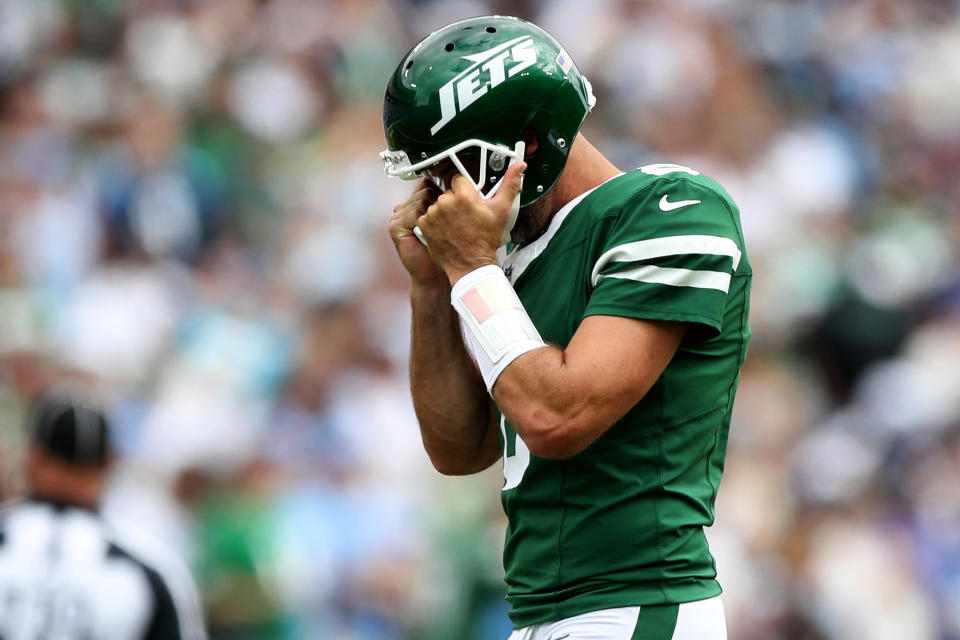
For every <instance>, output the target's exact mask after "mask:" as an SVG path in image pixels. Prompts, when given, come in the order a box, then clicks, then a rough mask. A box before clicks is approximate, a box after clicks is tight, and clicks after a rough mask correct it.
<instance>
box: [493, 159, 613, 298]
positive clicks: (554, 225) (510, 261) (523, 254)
mask: <svg viewBox="0 0 960 640" xmlns="http://www.w3.org/2000/svg"><path fill="white" fill-rule="evenodd" d="M622 175H623V172H621V173H618V174H617V175H615V176H613V177H611V178H608V179H606V180H604V181H603V182H602V183H601V184H598V185H597V186H596V187H593V188H591V189H588V190H587V191H584V192H583V193H581V194H580V195H578V196H577V197H576V198H574V199H573V200H571V201H570V202H568V203H567V204H565V205H563V206H562V207H560V210H559V211H557V213H556V215H554V216H553V219H552V220H550V224H549V226H547V230H546V231H544V233H543V235H542V236H540V237H539V238H537V239H536V240H534V241H533V242H531V243H530V244H528V245H527V246H525V247H520V248H519V249H514V250H513V251H512V252H511V253H510V254H509V255H508V254H506V253H504V254H503V255H499V256H498V258H500V260H499V262H500V266H501V267H503V271H504V273H506V274H507V278H508V279H509V280H510V284H514V283H515V282H516V281H517V279H518V278H519V277H520V275H521V274H522V273H523V272H524V271H526V270H527V267H529V266H530V264H531V263H532V262H533V261H534V260H536V259H537V257H538V256H539V255H540V254H541V253H543V252H544V250H546V248H547V245H549V244H550V240H552V239H553V237H554V236H555V235H557V231H559V230H560V225H562V224H563V221H564V220H566V219H567V216H568V215H570V212H571V211H573V209H574V208H575V207H576V206H577V205H578V204H580V202H581V201H582V200H583V199H584V198H586V197H587V196H588V195H590V194H591V193H593V192H594V191H595V190H596V189H597V188H598V187H601V186H603V185H604V184H606V183H608V182H610V181H611V180H614V179H616V178H619V177H620V176H622Z"/></svg>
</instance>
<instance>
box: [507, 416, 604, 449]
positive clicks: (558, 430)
mask: <svg viewBox="0 0 960 640" xmlns="http://www.w3.org/2000/svg"><path fill="white" fill-rule="evenodd" d="M517 431H518V433H520V435H521V437H522V438H523V441H524V442H525V443H526V445H527V448H528V449H529V450H530V453H532V454H533V455H535V456H537V457H538V458H547V459H552V460H565V459H567V458H572V457H573V456H575V455H577V454H578V453H580V452H581V451H583V450H584V449H586V448H587V446H589V444H590V443H591V442H592V441H593V439H592V438H591V437H590V436H589V434H590V433H591V432H592V431H593V429H592V427H591V425H589V423H588V422H587V421H586V420H584V416H582V415H576V414H565V413H559V412H556V411H550V410H547V409H536V408H535V409H533V410H532V411H531V412H530V413H529V414H528V415H526V416H523V417H522V418H521V420H520V422H519V424H518V428H517Z"/></svg>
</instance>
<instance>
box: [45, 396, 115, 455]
mask: <svg viewBox="0 0 960 640" xmlns="http://www.w3.org/2000/svg"><path fill="white" fill-rule="evenodd" d="M109 436H110V434H109V425H108V424H107V418H106V416H105V415H104V414H103V412H102V411H101V410H99V409H98V408H96V407H95V406H94V405H93V404H92V403H91V402H87V401H84V400H82V399H80V398H79V397H78V396H77V395H76V394H72V393H69V392H65V391H51V392H48V393H46V394H44V395H43V396H41V397H40V399H39V400H38V401H37V403H36V406H35V408H34V413H33V421H32V423H31V425H30V439H31V441H32V442H33V444H34V445H35V446H38V447H39V448H40V449H42V450H43V451H45V452H47V453H48V454H50V455H53V456H56V457H57V458H60V459H61V460H63V461H65V462H69V463H72V464H76V465H80V466H88V467H96V466H102V465H103V464H104V463H105V462H106V461H107V458H108V457H109V455H110V442H109V439H110V438H109Z"/></svg>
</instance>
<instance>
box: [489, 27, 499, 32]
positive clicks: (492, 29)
mask: <svg viewBox="0 0 960 640" xmlns="http://www.w3.org/2000/svg"><path fill="white" fill-rule="evenodd" d="M496 32H497V28H496V27H487V33H496Z"/></svg>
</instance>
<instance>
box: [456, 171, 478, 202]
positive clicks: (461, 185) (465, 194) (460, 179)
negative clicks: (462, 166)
mask: <svg viewBox="0 0 960 640" xmlns="http://www.w3.org/2000/svg"><path fill="white" fill-rule="evenodd" d="M450 191H452V192H453V193H454V194H455V195H456V196H457V197H458V198H468V199H471V198H477V197H479V194H478V193H477V188H476V187H475V186H474V185H473V182H471V181H470V180H469V179H468V178H467V177H466V176H465V175H463V174H462V173H457V175H455V176H453V179H452V180H451V181H450Z"/></svg>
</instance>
